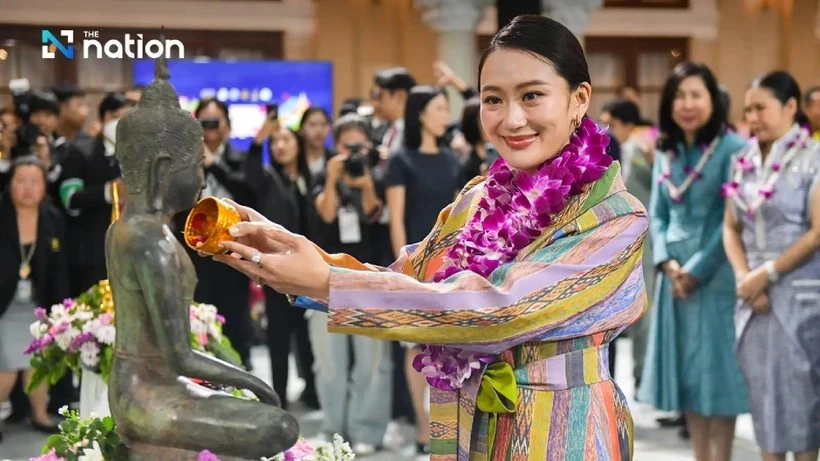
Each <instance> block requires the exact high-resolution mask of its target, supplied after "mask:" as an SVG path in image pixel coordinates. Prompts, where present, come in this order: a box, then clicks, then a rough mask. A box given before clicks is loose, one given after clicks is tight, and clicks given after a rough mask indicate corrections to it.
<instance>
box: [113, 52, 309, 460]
mask: <svg viewBox="0 0 820 461" xmlns="http://www.w3.org/2000/svg"><path fill="white" fill-rule="evenodd" d="M169 77H170V76H169V72H168V69H167V66H166V64H165V61H164V60H163V59H160V60H158V61H157V64H156V76H155V79H154V81H153V82H152V83H151V84H150V85H149V86H148V87H147V88H146V89H145V91H144V93H143V95H142V98H141V99H140V102H139V104H138V105H137V106H136V107H135V108H134V109H133V110H131V111H130V112H129V113H128V114H127V115H126V116H125V117H123V118H122V120H120V122H119V126H118V127H117V149H116V151H117V153H116V156H117V159H118V160H119V163H120V168H121V170H122V174H123V179H124V181H125V185H126V191H127V202H126V206H125V209H124V211H123V212H122V214H121V216H120V217H119V219H118V220H117V221H116V222H115V223H114V224H112V226H111V227H110V228H109V230H108V233H107V235H106V242H105V250H106V251H105V252H106V264H107V266H108V274H109V283H110V285H111V290H112V292H113V296H114V304H115V305H116V310H117V315H116V320H115V321H116V328H117V338H116V344H115V346H114V360H113V366H112V371H111V375H110V379H109V383H108V384H109V398H108V400H109V405H110V408H111V414H112V416H113V418H114V421H115V422H116V425H117V432H118V433H119V435H120V436H121V437H122V439H123V441H124V442H125V443H126V445H127V446H128V447H129V459H130V460H131V461H137V460H139V461H142V460H151V461H163V460H174V461H183V460H184V461H187V460H189V459H191V460H195V459H196V457H197V454H198V453H199V452H200V451H201V450H205V449H207V450H210V451H211V452H213V453H215V454H216V455H218V456H220V457H221V458H222V459H223V460H227V459H237V460H245V459H254V460H258V459H259V458H261V457H269V456H273V455H275V454H277V453H280V452H282V451H284V450H287V449H288V448H290V447H291V446H292V445H293V444H294V443H295V442H296V440H297V437H298V435H299V428H298V425H297V422H296V420H295V419H294V418H293V416H291V415H290V414H288V413H287V412H285V411H284V410H283V409H282V408H281V405H280V401H279V397H278V396H277V395H276V393H275V392H274V391H273V389H271V388H270V387H269V386H268V385H267V384H266V383H265V382H263V381H262V380H260V379H258V378H257V377H255V376H254V375H252V374H250V373H248V372H247V371H245V370H242V369H239V368H237V367H234V366H233V365H230V364H228V363H226V362H223V361H220V360H218V359H216V358H213V357H210V356H208V355H206V354H202V353H200V352H197V351H194V350H192V349H191V344H190V335H191V331H190V330H191V327H190V323H189V322H190V321H189V307H190V305H191V302H192V298H193V293H194V288H195V286H196V282H197V280H196V273H195V272H194V267H193V265H192V263H191V259H190V257H189V256H188V254H187V253H186V251H185V249H184V248H183V247H182V245H181V244H180V243H179V242H178V241H177V239H176V238H175V237H174V235H172V233H171V231H170V230H169V224H170V222H171V219H172V217H173V216H174V214H176V213H178V212H181V211H184V210H187V209H190V208H191V207H192V206H193V205H194V204H195V203H196V201H197V198H198V197H199V194H200V192H201V190H202V187H203V182H204V171H203V166H202V162H203V155H204V154H203V142H202V128H201V127H200V126H199V124H198V123H197V121H196V120H195V119H194V118H192V117H191V115H190V114H189V113H187V112H185V111H184V110H182V109H181V108H180V106H179V99H178V96H177V94H176V91H175V90H174V88H173V87H172V86H171V84H170V83H169V82H168V78H169ZM189 378H195V379H201V380H204V381H207V382H210V383H214V384H219V385H224V386H232V387H236V388H239V389H247V390H250V391H252V392H253V393H254V394H256V395H257V396H258V397H259V399H260V401H253V400H245V399H240V398H236V397H233V396H230V395H227V394H225V393H220V392H216V391H213V390H211V389H208V388H205V387H202V386H200V385H198V384H196V383H195V382H193V381H192V380H191V379H189Z"/></svg>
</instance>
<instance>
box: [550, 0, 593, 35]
mask: <svg viewBox="0 0 820 461" xmlns="http://www.w3.org/2000/svg"><path fill="white" fill-rule="evenodd" d="M541 4H542V6H543V9H544V16H547V17H550V18H552V19H555V20H556V21H558V22H560V23H561V24H563V25H565V26H567V28H568V29H569V30H571V31H572V33H573V34H575V36H576V37H578V39H579V40H581V44H582V45H583V43H584V42H583V40H582V39H583V35H584V31H586V28H587V25H589V19H590V17H591V16H592V12H593V11H595V10H596V9H598V8H600V7H602V6H603V4H604V1H603V0H573V1H571V2H570V1H567V0H541Z"/></svg>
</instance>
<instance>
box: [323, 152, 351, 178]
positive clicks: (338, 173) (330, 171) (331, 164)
mask: <svg viewBox="0 0 820 461" xmlns="http://www.w3.org/2000/svg"><path fill="white" fill-rule="evenodd" d="M345 160H347V155H344V154H338V155H334V156H333V157H331V158H330V160H328V161H327V179H328V182H330V183H332V184H336V181H338V180H339V179H341V177H342V176H344V173H345Z"/></svg>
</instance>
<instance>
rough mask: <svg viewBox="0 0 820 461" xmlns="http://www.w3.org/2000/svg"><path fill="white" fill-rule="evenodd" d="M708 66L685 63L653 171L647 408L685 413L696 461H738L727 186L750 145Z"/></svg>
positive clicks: (738, 383) (676, 76)
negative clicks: (725, 228)
mask: <svg viewBox="0 0 820 461" xmlns="http://www.w3.org/2000/svg"><path fill="white" fill-rule="evenodd" d="M718 98H719V89H718V84H717V81H716V80H715V77H714V75H713V74H712V72H711V71H710V70H709V69H708V68H707V67H705V66H702V65H697V64H693V63H681V64H679V65H677V66H676V67H675V69H674V70H673V71H672V74H671V75H670V77H669V78H668V80H667V81H666V84H665V86H664V89H663V95H662V100H661V107H660V118H659V119H660V129H661V139H660V141H659V148H660V150H661V151H662V152H659V153H658V154H657V155H656V161H655V164H654V166H653V179H654V181H653V183H654V186H653V190H652V196H651V199H650V207H649V208H650V209H649V213H650V232H651V236H652V241H653V255H654V258H653V259H654V263H655V265H656V266H657V267H658V268H659V269H660V270H659V272H660V273H659V275H658V281H657V283H656V285H655V299H654V303H655V305H654V312H655V314H654V316H653V318H652V324H651V327H650V334H649V344H648V346H647V356H646V362H645V365H644V373H643V379H642V382H641V387H640V389H639V392H638V396H639V399H640V400H642V401H644V402H648V403H650V404H652V405H654V406H655V407H657V408H658V409H661V410H665V411H682V412H684V414H685V415H686V422H687V425H688V428H689V432H690V434H691V438H692V449H693V451H694V455H695V460H696V461H730V459H731V451H732V440H733V438H734V433H735V419H736V417H737V415H739V414H742V413H746V412H748V401H747V392H746V383H745V382H744V380H743V376H742V375H741V373H740V369H739V367H738V364H737V360H736V359H735V355H734V323H733V312H734V305H735V301H736V296H735V288H734V287H735V278H734V275H733V273H732V268H731V266H730V265H729V262H728V261H727V259H726V253H725V251H724V249H723V239H722V225H723V214H724V209H725V200H724V199H723V198H722V197H721V186H722V184H723V183H724V182H725V181H726V178H727V177H728V170H729V165H730V160H731V158H732V156H733V155H734V154H736V153H737V152H738V151H739V150H740V149H741V148H742V147H743V145H744V140H743V139H742V138H741V137H739V136H737V135H735V134H732V133H729V132H727V131H726V110H725V108H724V107H723V106H722V105H721V104H720V103H719V99H718Z"/></svg>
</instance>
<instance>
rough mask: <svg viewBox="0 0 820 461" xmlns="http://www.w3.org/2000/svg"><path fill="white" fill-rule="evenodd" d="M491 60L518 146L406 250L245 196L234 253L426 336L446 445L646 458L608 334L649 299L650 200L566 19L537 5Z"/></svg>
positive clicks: (263, 274) (342, 309)
mask: <svg viewBox="0 0 820 461" xmlns="http://www.w3.org/2000/svg"><path fill="white" fill-rule="evenodd" d="M481 63H482V64H481V69H480V83H481V86H480V90H481V98H482V99H481V108H480V117H481V122H482V126H483V128H484V130H485V131H486V133H487V136H488V137H489V141H491V142H492V143H493V144H495V145H496V146H497V148H498V150H499V152H500V155H501V157H502V159H501V160H498V161H497V162H496V163H495V164H494V165H493V167H492V168H491V169H490V171H489V174H488V176H487V178H486V179H485V178H481V177H479V178H476V179H474V180H472V181H470V182H469V183H468V184H467V185H466V186H465V187H464V189H463V190H462V191H461V192H460V193H459V194H458V196H457V197H456V199H455V201H454V202H453V203H451V204H449V205H447V206H446V207H444V209H443V210H441V212H440V213H439V214H438V219H437V221H436V222H435V224H434V225H433V228H432V230H431V231H430V232H429V233H428V234H427V235H426V236H424V237H423V238H421V240H420V242H419V243H414V242H412V241H410V242H408V243H410V244H409V245H406V246H404V247H403V248H402V249H401V251H400V256H399V259H398V260H397V261H396V262H395V263H393V264H392V265H391V266H390V267H389V268H383V267H375V266H371V265H367V264H362V263H360V262H358V261H355V260H354V259H353V258H351V257H349V256H347V255H328V254H327V253H325V252H323V251H322V250H320V249H319V248H318V247H316V246H315V245H313V244H311V243H310V242H309V241H308V240H307V239H305V238H304V237H302V236H299V235H295V234H292V233H289V232H287V231H285V230H283V229H282V228H281V227H279V226H276V225H275V224H274V223H271V222H268V221H266V220H265V219H264V218H262V217H261V216H260V215H259V214H258V213H256V212H254V211H253V210H251V209H248V208H244V207H239V211H240V214H241V215H242V218H243V221H244V222H242V223H240V224H239V225H237V226H236V228H235V229H233V235H234V236H235V237H236V239H237V240H236V241H234V242H226V243H225V244H224V246H225V248H226V249H227V250H229V252H231V253H233V254H228V255H220V256H217V257H216V258H217V259H218V260H220V261H222V262H224V263H226V264H229V265H231V266H233V267H235V268H236V269H238V270H240V271H242V272H244V273H246V274H247V275H248V276H250V277H253V278H254V279H258V280H261V281H262V282H263V283H266V284H267V285H269V286H271V287H273V288H274V289H276V290H278V291H280V292H283V293H287V294H290V295H295V296H296V298H292V299H293V303H294V304H295V305H296V306H299V307H305V308H311V309H317V310H320V311H324V312H327V313H328V314H329V319H328V325H329V328H330V330H331V331H333V332H339V333H350V334H358V335H365V336H371V337H374V338H382V339H392V340H399V341H407V342H413V343H418V344H425V346H422V348H421V352H420V353H419V354H418V355H417V356H416V357H415V360H414V362H413V365H414V367H415V368H416V370H418V371H420V372H421V373H422V374H423V375H424V376H425V377H426V378H427V382H428V383H429V384H430V386H431V407H432V408H431V411H430V415H431V419H432V424H431V425H430V429H431V444H430V445H431V450H432V455H433V456H432V459H433V460H434V461H436V460H445V459H446V460H458V461H467V460H468V459H489V460H491V461H500V460H505V459H518V460H532V461H535V460H543V459H547V457H548V456H549V459H551V460H564V459H601V460H613V461H614V460H618V461H620V460H629V459H631V458H632V450H633V441H632V418H631V416H630V414H629V409H628V408H627V403H626V399H625V398H624V396H623V394H622V393H621V391H620V389H619V388H618V386H617V385H616V384H615V383H614V382H613V381H612V379H611V376H610V375H609V371H608V370H609V368H608V347H609V343H610V342H611V341H612V339H613V338H615V337H616V336H617V335H618V334H620V333H621V331H623V330H624V328H626V327H627V326H628V325H629V324H631V323H632V322H634V321H636V320H637V319H638V318H639V317H640V316H641V314H642V313H643V310H644V307H645V305H646V294H645V290H644V282H643V271H642V269H641V246H642V243H643V240H644V237H645V234H646V231H647V218H646V213H645V210H644V209H643V207H642V206H641V204H640V203H639V202H638V201H637V200H636V199H635V198H633V197H632V196H630V195H629V194H628V193H627V192H626V191H625V189H624V186H623V183H622V182H621V180H620V173H619V169H618V166H617V164H612V160H611V159H610V157H609V156H608V155H607V154H606V146H607V144H608V143H609V138H608V137H607V136H606V134H605V132H604V131H603V130H601V129H599V128H598V126H597V125H596V124H595V123H594V122H593V121H592V120H590V119H588V118H586V117H585V113H586V110H587V107H588V106H589V101H590V96H591V94H592V88H591V84H590V81H589V72H588V69H587V64H586V60H585V59H584V55H583V51H582V49H581V45H580V43H579V42H578V40H577V39H576V38H575V36H574V35H573V34H572V33H571V32H570V31H569V30H568V29H567V28H566V27H564V26H563V25H561V24H560V23H558V22H556V21H554V20H551V19H548V18H545V17H542V16H520V17H518V18H516V19H515V20H513V21H512V22H510V23H509V25H507V26H506V27H505V28H504V29H502V30H501V31H499V32H498V34H497V35H496V36H495V37H494V38H493V41H492V42H491V44H490V47H489V48H488V50H487V51H486V52H485V53H484V56H483V57H482V61H481ZM434 103H435V97H433V98H432V99H431V100H430V102H429V104H428V103H425V104H424V105H423V106H425V107H426V108H427V109H425V110H424V111H423V113H422V115H421V122H422V125H424V126H425V127H426V128H425V129H424V130H423V132H422V134H423V137H422V142H421V145H420V147H421V150H422V151H425V148H424V147H425V145H427V144H429V143H430V138H434V136H435V130H434V129H433V128H434V126H435V123H433V121H434V120H436V118H435V116H434V114H435V113H436V111H435V104H434ZM428 110H429V113H428ZM424 133H427V134H426V135H425V134H424ZM425 139H427V141H426V143H425V141H424V140H425ZM433 144H434V143H433ZM414 240H415V239H414Z"/></svg>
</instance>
